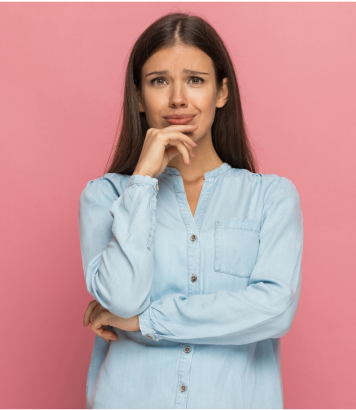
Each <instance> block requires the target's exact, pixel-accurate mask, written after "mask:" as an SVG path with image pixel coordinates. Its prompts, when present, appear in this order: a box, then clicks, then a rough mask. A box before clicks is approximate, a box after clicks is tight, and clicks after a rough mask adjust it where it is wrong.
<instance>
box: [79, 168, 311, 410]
mask: <svg viewBox="0 0 356 410" xmlns="http://www.w3.org/2000/svg"><path fill="white" fill-rule="evenodd" d="M79 231H80V245H81V254H82V261H83V269H84V276H85V282H86V286H87V290H88V291H89V293H90V294H91V295H92V297H93V298H95V299H96V300H97V301H98V302H99V303H100V304H101V305H102V306H103V307H104V308H106V309H108V310H109V311H110V312H112V313H113V314H115V315H117V316H120V317H122V318H130V317H132V316H135V315H138V317H139V325H140V331H136V332H128V331H123V330H121V329H118V328H115V327H112V326H109V327H108V329H110V330H112V331H113V332H115V333H116V334H117V336H118V341H114V342H110V344H108V343H107V342H106V341H104V340H103V339H102V338H100V337H99V336H98V335H95V341H94V346H93V351H92V355H91V360H90V365H89V369H88V374H87V389H86V406H87V408H110V409H113V408H120V409H124V408H126V409H128V408H145V409H159V408H161V409H162V408H166V409H199V408H208V409H237V408H283V388H282V374H281V351H280V338H281V337H282V336H283V335H285V334H286V333H287V332H288V331H289V330H290V328H291V326H292V323H293V320H294V317H295V315H296V310H297V306H298V301H299V296H300V290H301V280H302V271H301V259H302V249H303V217H302V210H301V204H300V196H299V194H298V191H297V189H296V187H295V185H294V184H293V183H292V182H291V181H290V180H289V179H287V178H285V177H280V176H278V175H275V174H261V173H252V172H250V171H248V170H245V169H236V168H232V167H231V166H230V165H229V164H227V163H225V162H224V163H223V164H222V165H221V166H219V167H218V168H216V169H214V170H212V171H210V172H206V173H205V174H204V184H203V187H202V190H201V193H200V197H199V201H198V204H197V208H196V211H195V214H194V216H193V215H192V212H191V210H190V207H189V204H188V201H187V196H186V194H185V190H184V184H183V179H182V177H181V174H180V172H179V170H178V169H176V168H173V167H166V169H165V170H164V171H163V173H162V174H160V175H159V176H157V178H151V177H150V176H143V175H131V176H130V175H123V174H116V173H107V174H105V175H103V176H102V177H100V178H97V179H94V180H91V181H89V182H88V183H87V185H86V186H85V188H84V189H83V191H82V193H81V196H80V203H79Z"/></svg>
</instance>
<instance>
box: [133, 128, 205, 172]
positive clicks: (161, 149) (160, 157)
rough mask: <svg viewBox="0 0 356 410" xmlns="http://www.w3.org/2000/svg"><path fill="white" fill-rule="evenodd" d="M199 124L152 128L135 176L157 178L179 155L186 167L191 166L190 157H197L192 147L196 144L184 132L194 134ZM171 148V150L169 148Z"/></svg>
mask: <svg viewBox="0 0 356 410" xmlns="http://www.w3.org/2000/svg"><path fill="white" fill-rule="evenodd" d="M197 127H198V125H197V124H185V125H171V126H169V127H166V128H160V129H158V128H150V129H149V130H148V131H147V133H146V138H145V142H144V144H143V147H142V151H141V155H140V158H139V160H138V163H137V165H136V168H135V171H134V172H133V175H143V176H146V175H148V176H150V177H151V178H155V177H156V176H158V175H160V174H161V173H162V172H163V171H164V169H165V168H166V166H167V164H168V162H169V161H170V160H171V159H172V158H174V157H175V156H176V155H178V154H179V153H180V154H182V156H183V161H184V163H185V164H186V165H190V159H189V157H190V156H192V157H195V154H194V151H193V149H192V147H196V146H197V145H198V144H196V143H195V142H194V141H193V140H192V138H191V137H188V136H187V135H185V134H184V133H183V132H184V131H185V132H193V131H195V130H196V129H197ZM167 147H169V148H167Z"/></svg>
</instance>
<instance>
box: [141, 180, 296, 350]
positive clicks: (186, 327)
mask: <svg viewBox="0 0 356 410" xmlns="http://www.w3.org/2000/svg"><path fill="white" fill-rule="evenodd" d="M266 197H267V200H266V201H265V204H264V208H263V212H262V214H263V215H262V220H261V222H262V226H261V231H260V243H259V250H258V257H257V261H256V264H255V266H254V269H253V271H252V273H251V276H250V277H249V283H248V286H247V287H246V289H244V290H240V291H237V292H232V291H222V290H219V291H217V292H216V293H215V294H202V295H193V296H190V297H186V296H185V295H183V294H178V293H177V294H173V295H170V296H168V297H165V298H162V299H159V300H156V301H154V302H152V303H151V304H150V305H149V306H148V307H147V308H146V309H145V310H144V311H143V312H141V313H140V314H139V323H140V329H141V332H142V334H143V335H145V336H147V337H149V338H152V339H153V340H155V341H158V340H160V339H165V340H170V341H174V342H183V343H188V342H190V343H198V344H218V345H242V344H247V343H253V342H256V341H260V340H264V339H269V338H279V337H281V336H283V335H285V334H286V333H287V332H288V331H289V330H290V328H291V326H292V323H293V320H294V317H295V315H296V310H297V306H298V302H299V296H300V291H301V280H302V270H301V259H302V250H303V216H302V210H301V204H300V197H299V194H298V191H297V189H296V187H295V185H294V184H293V183H292V182H291V181H290V180H288V179H286V178H283V177H280V178H278V179H276V180H275V181H273V182H272V183H271V184H270V186H269V188H268V190H267V193H266Z"/></svg>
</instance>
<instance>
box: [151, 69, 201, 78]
mask: <svg viewBox="0 0 356 410" xmlns="http://www.w3.org/2000/svg"><path fill="white" fill-rule="evenodd" d="M183 73H184V74H200V75H209V73H202V72H200V71H192V70H187V69H185V70H183ZM152 74H169V71H168V70H163V71H152V72H151V73H148V74H146V77H148V76H149V75H152Z"/></svg>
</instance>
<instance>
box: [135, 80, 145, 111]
mask: <svg viewBox="0 0 356 410" xmlns="http://www.w3.org/2000/svg"><path fill="white" fill-rule="evenodd" d="M134 86H135V92H136V99H137V104H138V109H139V111H140V112H145V109H144V107H143V104H142V98H141V94H140V92H139V90H138V89H137V87H136V84H134Z"/></svg>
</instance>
